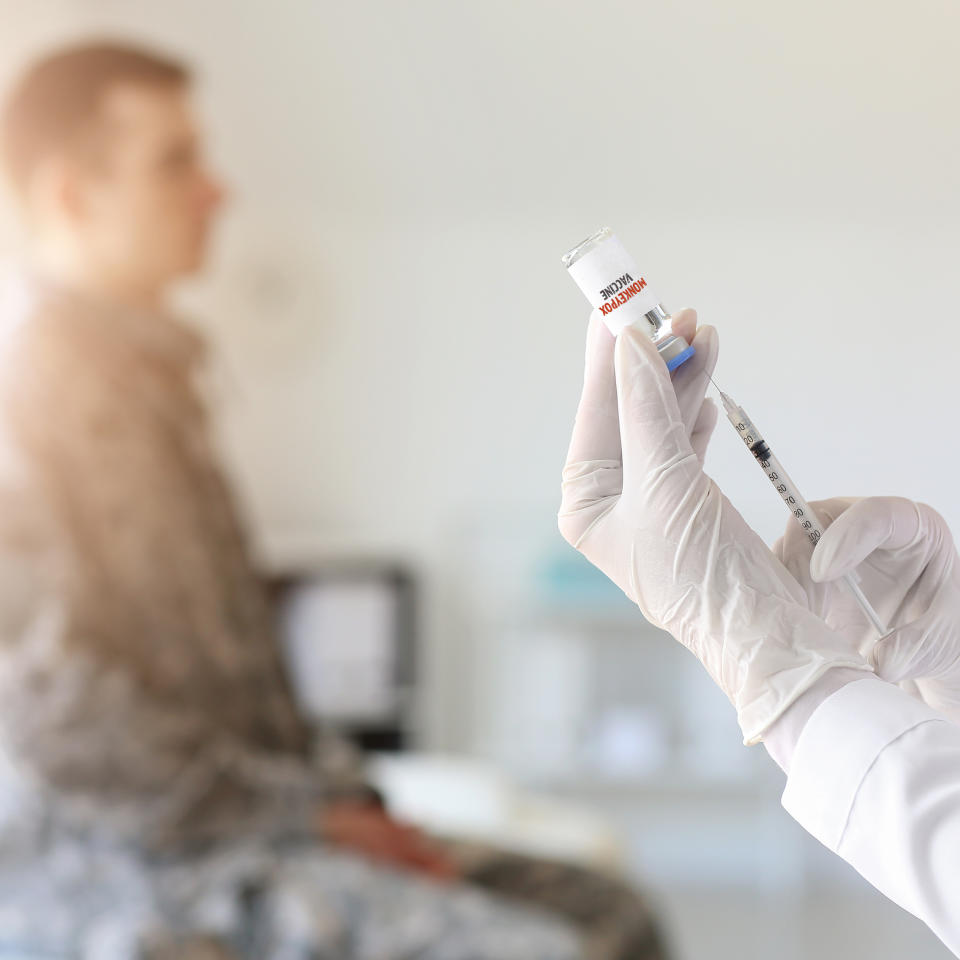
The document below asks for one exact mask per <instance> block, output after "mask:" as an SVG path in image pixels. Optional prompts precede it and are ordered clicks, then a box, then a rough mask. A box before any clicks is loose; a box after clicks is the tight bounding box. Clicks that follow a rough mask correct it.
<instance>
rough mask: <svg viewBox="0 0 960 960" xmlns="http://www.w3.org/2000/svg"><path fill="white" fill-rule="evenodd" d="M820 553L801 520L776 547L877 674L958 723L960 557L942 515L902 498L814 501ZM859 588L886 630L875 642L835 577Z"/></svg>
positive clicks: (814, 603)
mask: <svg viewBox="0 0 960 960" xmlns="http://www.w3.org/2000/svg"><path fill="white" fill-rule="evenodd" d="M811 506H812V507H813V509H814V511H815V512H816V514H817V516H818V517H819V518H820V520H821V522H822V523H823V525H824V527H825V533H824V535H823V538H822V539H821V541H820V543H818V544H817V547H816V550H814V549H813V546H812V545H811V544H810V542H809V541H808V540H807V538H806V536H804V535H803V532H802V531H801V530H800V528H799V526H798V525H797V524H792V525H791V527H794V528H796V529H791V527H787V531H786V534H785V535H784V536H783V538H781V539H780V540H778V541H777V543H776V544H774V547H773V550H774V553H776V554H777V555H778V556H779V557H780V558H781V560H782V561H783V563H784V564H785V565H786V567H787V569H788V570H790V572H791V573H792V574H793V576H794V577H795V578H796V579H797V581H798V582H799V583H800V584H801V585H802V586H803V587H804V588H805V589H806V591H807V597H808V600H809V602H810V606H811V607H812V609H813V610H815V611H816V612H817V613H819V614H820V616H822V617H823V618H824V619H825V620H826V621H827V623H829V624H830V625H831V626H832V627H834V628H835V629H837V630H838V631H842V632H843V633H844V634H847V635H851V636H856V637H857V638H858V641H859V647H860V651H861V653H863V654H864V655H865V656H867V657H868V658H869V659H870V660H871V661H872V662H873V664H874V666H875V667H876V670H877V673H878V675H879V676H880V677H881V678H882V679H884V680H888V681H890V682H891V683H900V684H902V685H903V686H904V687H905V688H906V689H908V690H909V691H910V692H911V693H916V694H918V695H919V696H920V697H921V698H922V699H923V700H924V701H926V703H928V704H929V705H930V706H931V707H933V708H934V709H935V710H939V711H940V712H941V713H944V714H946V715H947V716H949V717H950V718H951V719H953V720H954V721H956V722H960V563H958V558H957V551H956V548H955V546H954V543H953V537H952V535H951V533H950V530H949V529H948V528H947V525H946V523H945V522H944V519H943V517H941V516H940V514H938V513H937V512H936V511H935V510H933V509H932V508H930V507H928V506H927V505H926V504H922V503H913V502H912V501H910V500H904V499H901V498H899V497H873V498H870V499H865V500H856V499H849V498H847V499H839V498H838V499H833V500H823V501H819V502H817V503H812V504H811ZM854 569H856V573H857V575H858V576H859V578H860V587H861V589H862V590H863V592H864V593H865V594H866V595H867V599H868V600H870V602H871V603H872V604H873V606H874V608H875V609H876V611H877V613H878V614H879V615H880V617H881V619H882V620H883V621H884V623H886V625H887V626H888V627H890V628H892V632H891V633H890V634H889V635H888V636H887V637H886V638H885V639H883V640H878V637H877V635H876V631H875V630H874V629H873V628H872V627H871V626H870V625H869V623H868V621H867V620H866V618H865V617H864V615H863V613H862V612H861V610H860V608H859V606H858V605H857V603H856V601H855V600H854V599H853V597H852V596H851V595H850V591H849V590H848V589H847V588H846V586H845V585H844V583H843V582H842V581H840V580H839V578H840V577H842V576H844V574H846V573H848V572H849V571H851V570H854Z"/></svg>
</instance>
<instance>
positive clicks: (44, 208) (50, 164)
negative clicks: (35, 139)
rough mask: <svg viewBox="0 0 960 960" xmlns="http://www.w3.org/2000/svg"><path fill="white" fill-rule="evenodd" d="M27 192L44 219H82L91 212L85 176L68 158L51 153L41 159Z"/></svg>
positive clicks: (34, 207)
mask: <svg viewBox="0 0 960 960" xmlns="http://www.w3.org/2000/svg"><path fill="white" fill-rule="evenodd" d="M27 192H28V197H29V204H30V207H31V209H32V210H34V211H36V212H37V213H38V214H39V216H40V218H41V219H43V220H47V221H49V220H51V219H52V220H53V221H55V222H61V223H62V222H63V221H64V220H66V221H69V222H71V223H78V222H81V221H82V220H84V219H86V217H87V215H88V213H89V197H88V190H87V185H86V183H85V182H84V177H83V176H82V174H81V172H80V171H79V170H78V169H77V165H76V164H74V163H70V162H69V161H68V160H67V159H66V158H62V157H48V158H47V159H45V160H42V161H41V162H40V163H38V164H37V167H36V169H35V170H34V172H33V176H32V177H31V179H30V184H29V186H28V191H27Z"/></svg>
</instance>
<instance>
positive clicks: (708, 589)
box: [559, 316, 870, 743]
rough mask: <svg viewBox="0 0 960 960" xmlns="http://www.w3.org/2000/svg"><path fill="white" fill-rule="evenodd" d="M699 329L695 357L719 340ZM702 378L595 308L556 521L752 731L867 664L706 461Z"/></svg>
mask: <svg viewBox="0 0 960 960" xmlns="http://www.w3.org/2000/svg"><path fill="white" fill-rule="evenodd" d="M699 337H704V338H706V339H704V340H701V341H700V342H699V343H698V342H697V341H696V340H695V341H694V343H695V345H696V346H697V347H698V355H699V350H700V347H701V345H702V346H704V347H706V346H708V345H709V346H710V349H712V350H713V351H714V353H713V355H714V356H715V351H716V343H715V340H713V337H715V334H714V333H713V332H712V331H710V332H709V333H708V332H706V331H701V333H700V334H698V338H699ZM705 388H706V380H705V373H704V368H703V367H702V366H700V367H699V369H698V368H697V367H696V366H690V364H685V365H684V366H683V367H681V368H680V369H679V370H677V372H676V373H675V374H674V377H673V380H671V376H670V374H669V372H668V371H667V368H666V366H665V364H664V363H663V360H662V359H661V358H660V356H659V354H658V353H657V350H656V347H655V346H654V345H653V343H652V342H651V340H650V338H649V336H648V335H647V332H646V331H645V330H643V329H637V328H628V329H626V330H624V331H623V332H622V333H621V334H620V336H619V338H618V339H617V341H616V348H615V349H614V341H613V338H612V337H611V336H610V335H609V333H608V332H607V331H606V329H605V328H604V327H603V326H602V325H601V324H600V322H599V320H598V318H597V317H596V316H595V317H594V318H593V320H592V325H591V331H590V335H589V338H588V353H587V366H586V373H585V378H584V389H583V396H582V398H581V401H580V407H579V409H578V412H577V420H576V424H575V427H574V433H573V438H572V440H571V443H570V450H569V454H568V457H567V464H566V467H565V468H564V473H563V499H562V503H561V507H560V515H559V523H560V529H561V532H562V533H563V535H564V536H565V537H566V539H567V540H568V541H569V542H570V543H571V544H573V545H574V546H575V547H576V548H577V549H578V550H580V552H581V553H583V554H584V556H586V557H587V558H588V559H589V560H590V561H591V562H592V563H594V564H595V565H596V566H597V567H599V568H600V569H601V570H602V571H603V572H604V573H606V574H607V576H609V577H610V578H611V579H612V580H613V581H614V582H615V583H616V584H618V585H619V586H620V587H621V589H622V590H623V591H624V592H625V593H626V594H627V596H629V597H630V598H631V599H632V600H633V601H635V602H636V603H637V605H638V606H639V607H640V609H641V611H642V612H643V613H644V615H645V616H646V617H647V619H648V620H649V621H650V622H651V623H653V624H654V625H656V626H658V627H662V628H663V629H665V630H667V631H669V632H670V633H671V634H672V635H673V636H674V637H675V638H676V639H678V640H679V641H680V642H681V643H682V644H683V645H684V646H685V647H687V648H688V649H689V650H690V651H691V652H693V653H694V654H695V655H696V656H697V657H698V659H699V660H700V661H701V662H702V663H703V665H704V666H705V667H706V669H707V671H708V672H709V673H710V676H711V677H712V678H713V679H714V681H715V682H716V683H717V684H718V685H719V686H720V687H721V689H722V690H723V691H724V692H725V693H726V694H727V696H728V697H729V698H730V700H731V702H732V703H733V705H734V706H735V707H736V710H737V715H738V719H739V721H740V726H741V729H742V730H743V733H744V738H745V740H746V741H747V742H748V743H754V742H757V741H758V740H760V739H761V738H762V736H763V733H764V731H765V730H767V729H768V728H769V726H770V725H771V724H772V723H774V722H775V721H776V720H777V719H778V717H780V716H781V714H782V713H783V712H784V711H785V710H786V709H787V708H788V707H789V706H790V705H791V704H792V703H793V702H794V701H795V700H796V699H797V697H799V696H800V695H801V694H802V693H804V692H805V691H807V690H808V689H810V687H811V686H812V685H813V684H814V683H815V682H816V681H817V680H818V679H819V678H820V677H821V676H823V674H824V673H826V672H827V671H829V670H830V669H831V668H833V667H851V668H854V669H859V670H862V671H863V672H864V675H865V676H866V675H867V674H868V673H869V672H870V668H869V666H868V664H867V663H866V661H865V660H864V659H863V658H862V657H861V656H860V655H859V654H858V652H857V649H856V643H855V639H854V638H850V637H848V636H846V635H844V634H842V633H836V632H834V631H833V630H831V629H830V627H829V626H828V625H827V624H826V623H825V622H824V621H823V620H822V619H821V618H820V617H819V616H817V615H816V614H815V613H814V612H813V611H812V610H811V609H810V605H809V603H808V601H807V596H806V594H805V592H804V590H803V589H802V587H801V586H800V585H799V584H798V583H797V581H796V580H795V579H794V578H793V577H792V576H791V575H790V574H789V572H788V571H787V569H786V568H785V567H784V566H783V564H782V563H781V562H780V561H779V560H778V559H777V558H776V557H775V556H774V555H773V554H772V553H771V551H770V550H769V548H768V547H767V546H766V544H765V543H764V542H763V541H762V540H761V539H760V538H759V537H758V536H757V535H756V534H755V533H754V531H753V530H751V529H750V527H749V526H748V525H747V524H746V522H745V521H744V520H743V518H742V517H741V516H740V514H739V513H738V512H737V511H736V509H734V507H733V506H732V505H731V504H730V502H729V501H728V500H727V498H726V497H725V496H724V495H723V493H722V492H721V491H720V489H719V488H718V487H717V485H716V484H715V483H714V482H713V480H712V479H710V478H709V477H708V476H707V475H706V474H705V473H704V472H703V465H702V462H701V456H702V451H703V449H704V448H705V446H706V439H705V436H706V437H709V429H705V428H704V421H706V422H707V423H709V421H710V419H711V418H713V419H715V416H716V413H715V411H713V413H712V414H711V413H710V412H705V411H709V409H710V408H709V407H704V405H703V400H702V398H703V392H704V390H705ZM711 406H712V405H711ZM709 426H711V427H712V424H709ZM695 442H696V443H697V448H695V446H694V443H695ZM698 448H699V449H698Z"/></svg>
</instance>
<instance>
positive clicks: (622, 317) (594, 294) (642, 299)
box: [562, 227, 695, 370]
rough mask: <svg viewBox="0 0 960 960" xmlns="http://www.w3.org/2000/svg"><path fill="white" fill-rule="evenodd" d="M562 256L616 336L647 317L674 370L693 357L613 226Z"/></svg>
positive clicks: (668, 365)
mask: <svg viewBox="0 0 960 960" xmlns="http://www.w3.org/2000/svg"><path fill="white" fill-rule="evenodd" d="M562 260H563V265H564V266H565V267H566V268H567V272H568V273H569V274H570V276H571V277H573V280H574V282H575V283H576V284H577V286H578V287H579V288H580V289H581V290H582V291H583V294H584V296H585V297H586V298H587V299H588V300H589V301H590V305H591V306H592V307H594V308H595V309H596V310H599V311H600V313H601V316H602V317H603V320H604V322H605V323H606V325H607V327H608V328H609V330H610V332H611V333H612V334H613V335H614V336H616V335H617V334H618V333H620V331H621V330H623V328H624V327H628V326H630V324H633V323H639V322H640V321H641V320H642V321H643V322H645V323H646V324H647V326H648V327H649V330H650V339H651V340H652V341H653V342H654V343H655V344H656V345H657V350H659V352H660V356H661V357H663V361H664V363H666V365H667V369H668V370H676V369H677V367H679V366H680V364H681V363H683V362H684V361H686V360H689V359H690V357H692V356H693V354H694V352H695V351H694V349H693V347H691V346H690V344H688V343H687V341H686V340H684V339H683V337H678V336H677V335H676V334H675V333H673V331H672V330H671V329H670V322H669V321H670V314H669V313H667V310H666V308H665V307H664V306H663V304H662V303H660V301H659V300H658V299H657V298H656V296H654V294H653V291H651V289H650V287H649V285H648V284H647V281H646V280H645V279H644V277H643V276H642V275H641V273H640V271H639V269H637V265H636V263H635V262H634V260H633V258H632V257H631V256H630V254H629V253H627V251H626V249H625V248H624V246H623V244H622V243H621V242H620V241H619V240H618V239H617V238H616V236H615V235H614V233H613V231H612V230H611V229H610V228H609V227H603V228H601V229H600V230H598V231H597V232H596V233H595V234H593V236H590V237H587V239H586V240H584V241H582V242H581V243H578V244H577V245H576V246H575V247H574V248H573V249H572V250H570V251H569V252H568V253H565V254H564V255H563V257H562Z"/></svg>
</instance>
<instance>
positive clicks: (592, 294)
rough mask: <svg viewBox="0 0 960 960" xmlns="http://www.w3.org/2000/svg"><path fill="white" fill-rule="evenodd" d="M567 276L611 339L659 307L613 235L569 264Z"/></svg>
mask: <svg viewBox="0 0 960 960" xmlns="http://www.w3.org/2000/svg"><path fill="white" fill-rule="evenodd" d="M569 273H570V276H571V277H573V279H574V282H575V283H576V284H577V286H578V287H579V288H580V289H581V290H582V291H583V294H584V296H585V297H586V298H587V300H589V301H590V305H591V306H592V307H595V308H596V309H597V310H599V311H600V314H601V316H602V317H603V320H604V322H605V323H606V325H607V327H608V328H609V329H610V332H611V333H612V334H613V335H614V336H616V335H617V334H618V333H620V331H621V330H623V328H624V327H628V326H630V324H632V323H635V322H637V321H638V320H641V319H643V318H644V315H645V314H647V313H649V312H650V311H651V310H653V309H654V308H655V307H656V306H657V304H658V303H659V301H658V300H657V297H656V296H655V295H654V293H653V292H652V291H651V289H650V287H649V285H648V284H647V281H646V280H645V279H644V278H643V276H642V275H641V273H640V271H639V270H638V269H637V265H636V263H634V261H633V258H632V257H631V256H630V254H629V253H627V251H626V249H625V248H624V246H623V244H622V243H620V241H619V240H618V239H617V238H616V236H615V235H614V234H609V235H608V236H607V237H605V238H604V239H603V240H602V241H601V242H600V243H598V244H597V245H596V246H595V247H594V248H593V249H592V250H589V251H588V252H587V253H585V254H584V255H583V256H582V257H580V258H579V259H578V260H577V261H576V262H575V263H573V264H572V265H571V266H570V267H569ZM651 332H652V331H651Z"/></svg>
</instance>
